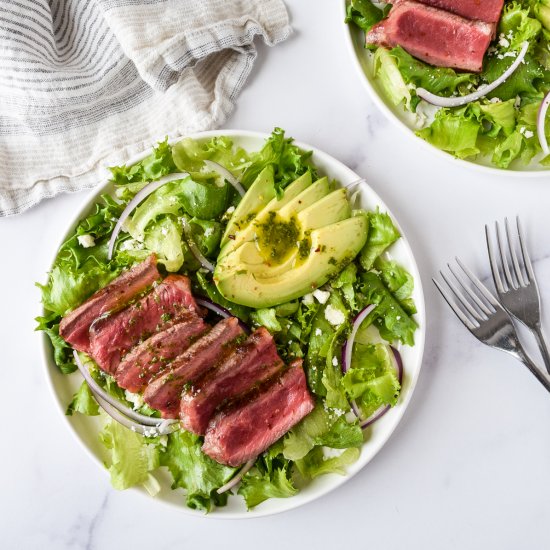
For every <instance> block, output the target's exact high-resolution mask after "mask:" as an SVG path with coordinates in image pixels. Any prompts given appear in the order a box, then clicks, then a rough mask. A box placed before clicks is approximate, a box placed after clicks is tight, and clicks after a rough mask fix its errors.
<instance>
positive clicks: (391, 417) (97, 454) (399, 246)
mask: <svg viewBox="0 0 550 550" xmlns="http://www.w3.org/2000/svg"><path fill="white" fill-rule="evenodd" d="M216 135H226V136H231V137H232V138H233V140H234V141H235V143H236V144H238V145H240V146H242V147H244V148H245V149H246V150H249V151H256V150H258V149H260V148H261V146H262V145H263V143H264V141H265V139H266V138H267V137H268V136H267V135H264V134H259V133H253V132H244V131H238V130H217V131H211V132H203V133H201V134H196V135H192V136H191V137H194V138H210V137H213V136H216ZM297 145H299V146H300V147H301V148H303V149H304V150H307V151H309V150H312V151H313V161H314V163H315V165H316V166H317V167H318V168H319V169H320V170H321V171H322V172H324V173H325V174H326V175H328V176H329V177H330V178H331V179H332V178H334V179H337V180H338V181H340V182H341V183H342V184H346V183H349V182H352V181H354V180H357V179H358V178H359V176H358V175H357V174H355V173H354V172H353V171H352V170H350V169H349V168H348V167H347V166H345V165H344V164H342V163H341V162H339V161H337V160H335V159H334V158H332V157H330V156H329V155H327V154H326V153H323V152H321V151H319V150H317V149H315V148H314V147H311V146H310V145H307V144H303V143H297ZM149 153H150V150H148V151H146V152H144V153H142V154H140V155H139V156H136V157H135V158H132V159H130V160H129V161H128V162H127V163H126V164H127V165H131V164H133V163H135V162H138V161H140V160H141V159H142V158H144V157H145V156H146V155H148V154H149ZM111 190H112V185H111V184H110V183H105V184H104V185H102V186H101V187H99V188H98V190H97V192H95V193H94V194H92V195H91V196H89V197H88V198H87V199H86V201H85V202H84V204H83V206H82V208H81V209H80V210H79V211H78V212H77V214H76V215H75V217H74V219H73V221H72V223H71V224H70V225H69V227H68V228H67V233H66V234H65V235H63V238H62V239H61V240H60V242H59V244H58V245H57V246H56V247H55V249H54V255H53V258H52V263H53V260H54V259H55V254H56V253H57V250H58V249H59V246H60V245H61V244H62V242H64V241H65V240H66V238H67V237H68V236H69V234H70V233H72V232H73V231H74V228H75V227H76V225H77V223H78V221H79V220H80V219H81V218H82V217H84V216H85V215H86V214H87V213H88V212H89V210H90V208H91V206H92V205H93V204H94V203H95V202H96V201H97V200H98V199H99V196H100V195H101V194H103V193H105V192H109V191H111ZM377 206H378V207H380V209H381V210H382V211H387V212H389V214H390V216H391V217H392V219H393V220H394V222H395V223H396V225H397V227H399V224H398V222H397V220H396V219H395V217H394V216H393V214H392V213H391V212H390V211H389V209H388V208H387V207H386V205H385V204H384V202H383V201H382V200H381V199H380V197H379V196H378V195H377V194H376V193H375V192H374V191H373V190H372V189H371V188H370V187H369V186H368V185H366V184H365V185H364V186H363V189H362V193H361V207H362V208H365V209H373V208H376V207H377ZM399 230H400V231H401V234H403V232H402V230H401V228H400V227H399ZM391 255H392V257H393V258H394V259H395V260H397V261H398V262H399V263H400V264H402V265H403V266H404V267H405V268H406V269H408V270H409V272H410V273H411V274H412V276H413V277H414V281H415V289H414V294H413V298H414V300H415V302H416V305H417V308H418V313H417V314H416V316H415V318H416V321H417V322H418V325H419V329H418V330H417V332H416V335H415V337H416V345H415V346H414V347H403V348H402V349H401V350H400V351H401V355H402V358H403V364H404V370H405V372H404V380H403V389H402V392H401V397H400V399H399V403H398V404H397V405H396V406H395V407H394V408H393V409H392V410H390V411H389V412H388V413H387V414H386V415H385V416H383V417H382V418H381V419H380V420H379V421H377V422H376V423H375V424H373V426H372V427H371V428H369V438H368V440H367V442H366V443H365V444H364V445H363V448H362V451H361V457H360V458H359V460H358V461H357V462H356V463H355V464H353V465H352V466H350V468H349V470H348V475H347V476H339V475H325V476H321V477H319V478H317V479H315V480H314V481H313V482H312V483H311V484H310V485H308V486H307V487H306V488H305V489H303V490H302V491H300V492H299V493H298V494H297V495H296V496H294V497H292V498H287V499H270V500H267V501H265V502H263V503H262V504H260V505H259V506H257V507H256V508H254V509H253V510H252V511H250V512H247V511H246V508H245V506H244V502H243V500H242V498H241V497H239V496H233V497H230V498H229V503H228V505H227V506H226V507H223V508H217V509H215V510H214V511H213V512H211V513H210V514H208V516H207V517H215V518H251V517H258V516H265V515H270V514H275V513H278V512H283V511H286V510H290V509H292V508H296V507H297V506H301V505H302V504H305V503H307V502H310V501H312V500H314V499H316V498H319V497H321V496H322V495H324V494H326V493H328V492H329V491H332V490H333V489H335V488H336V487H338V486H339V485H342V484H343V483H345V482H346V481H348V480H349V479H351V478H352V477H353V475H354V474H356V473H357V472H358V471H359V470H360V469H361V468H363V467H364V466H365V465H366V464H367V463H368V462H369V461H370V460H371V459H372V458H373V457H374V456H375V455H376V453H377V452H378V451H379V450H380V449H381V448H382V447H383V445H384V444H385V443H386V441H387V440H388V438H389V437H390V435H391V434H392V432H393V430H394V429H395V428H396V426H397V424H398V423H399V421H400V420H401V418H402V416H403V414H404V412H405V409H406V408H407V405H408V404H409V402H410V400H411V397H412V394H413V390H414V387H415V384H416V381H417V379H418V375H419V372H420V367H421V364H422V354H423V350H424V336H425V326H426V319H425V305H424V295H423V293H422V285H421V282H420V274H419V273H418V268H417V266H416V262H415V260H414V256H413V253H412V250H411V248H410V246H409V244H408V242H407V240H406V237H405V236H403V238H401V239H400V240H399V241H398V242H397V243H395V244H394V245H393V247H392V249H391ZM43 342H44V345H43V351H44V361H45V365H46V369H47V375H48V376H47V378H48V379H49V381H50V382H51V388H52V390H53V393H54V396H55V399H56V401H57V404H58V406H59V410H60V412H61V413H62V415H63V418H64V419H65V420H66V422H67V424H68V425H69V427H70V429H71V431H72V432H73V433H74V435H75V436H76V437H77V439H78V440H79V441H80V442H81V443H82V444H83V446H84V447H85V449H86V450H87V451H88V453H89V454H90V455H91V456H92V458H93V459H94V460H95V462H96V463H97V465H98V466H99V467H101V468H102V469H103V468H104V467H103V460H104V458H105V456H106V455H105V450H104V448H103V446H102V445H101V444H100V442H99V438H98V432H99V429H100V427H99V421H98V420H97V418H95V417H87V416H84V415H81V414H75V415H74V416H65V410H66V408H67V405H68V404H69V402H70V401H71V398H72V395H73V393H74V392H75V391H76V389H77V388H78V387H79V385H80V384H81V382H82V377H81V376H80V375H79V374H78V372H77V373H74V374H71V375H64V374H62V373H61V372H60V371H59V369H58V368H57V366H56V365H55V363H54V360H53V352H52V348H51V345H50V343H49V340H48V338H47V336H46V335H44V340H43ZM403 460H405V457H403ZM106 475H107V472H106ZM155 475H156V476H157V478H159V481H160V482H161V485H162V490H161V492H160V493H159V494H158V495H157V496H156V497H155V499H156V500H157V501H162V502H166V503H169V504H172V505H174V506H177V507H179V508H181V510H182V511H184V512H186V513H189V514H195V515H197V514H199V515H203V512H200V511H195V510H191V509H189V508H187V507H186V505H185V497H184V494H183V491H182V490H181V489H179V490H176V491H172V490H171V489H170V483H171V480H170V476H169V474H168V473H167V472H166V473H165V475H163V476H162V479H160V478H161V476H159V475H157V474H155ZM133 491H136V492H141V493H143V494H145V495H146V494H147V493H145V491H144V490H142V489H133Z"/></svg>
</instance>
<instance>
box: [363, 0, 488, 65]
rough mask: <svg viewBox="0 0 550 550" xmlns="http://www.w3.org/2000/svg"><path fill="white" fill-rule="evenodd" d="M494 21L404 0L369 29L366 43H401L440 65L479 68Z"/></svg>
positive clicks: (417, 54)
mask: <svg viewBox="0 0 550 550" xmlns="http://www.w3.org/2000/svg"><path fill="white" fill-rule="evenodd" d="M494 29H495V25H494V24H490V23H484V22H481V21H470V20H468V19H464V18H463V17H460V16H459V15H455V14H453V13H449V12H446V11H443V10H440V9H437V8H432V7H431V6H425V5H424V4H419V3H418V2H412V1H410V0H404V1H402V2H400V3H399V4H398V5H397V6H395V7H394V8H392V9H391V11H390V14H389V16H388V17H387V18H386V19H384V20H382V21H380V23H377V24H376V25H374V26H373V27H372V29H371V30H370V31H369V32H368V33H367V38H366V40H367V44H376V45H379V46H386V47H389V48H392V47H394V46H401V47H402V48H403V49H404V50H406V51H407V52H409V53H410V54H411V55H413V56H414V57H417V58H418V59H421V60H422V61H426V62H427V63H431V64H432V65H437V66H439V67H454V68H456V69H464V70H466V71H475V72H479V71H481V69H482V66H483V56H484V55H485V52H486V51H487V48H488V47H489V44H490V42H491V38H492V36H493V32H494Z"/></svg>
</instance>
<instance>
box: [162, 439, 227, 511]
mask: <svg viewBox="0 0 550 550" xmlns="http://www.w3.org/2000/svg"><path fill="white" fill-rule="evenodd" d="M201 445H202V440H201V438H200V437H198V436H196V435H194V434H192V433H190V432H184V431H177V432H174V433H173V434H170V435H169V436H168V444H167V446H166V450H165V451H164V452H162V453H161V455H160V464H161V465H162V466H167V467H168V469H169V470H170V473H171V474H172V477H173V478H174V483H173V484H172V489H175V488H177V487H182V488H183V489H185V490H186V499H187V506H189V507H190V508H193V509H196V510H205V511H207V512H208V511H210V510H211V509H212V507H213V506H215V505H216V506H222V505H224V504H225V503H226V501H227V494H226V493H223V494H221V495H219V494H218V493H217V492H216V489H218V488H219V487H221V486H222V485H223V484H225V483H226V482H227V481H229V479H231V477H233V475H234V473H235V471H236V470H235V468H230V467H229V466H223V465H222V464H218V463H217V462H215V461H214V460H212V459H211V458H210V457H208V456H207V455H205V454H204V453H203V452H202V450H201Z"/></svg>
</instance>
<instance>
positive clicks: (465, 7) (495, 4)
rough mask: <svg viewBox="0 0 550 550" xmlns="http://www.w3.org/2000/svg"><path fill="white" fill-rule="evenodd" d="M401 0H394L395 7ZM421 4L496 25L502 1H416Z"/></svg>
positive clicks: (502, 4)
mask: <svg viewBox="0 0 550 550" xmlns="http://www.w3.org/2000/svg"><path fill="white" fill-rule="evenodd" d="M402 1H403V0H397V1H396V0H394V1H393V2H392V4H393V5H394V6H395V5H396V4H398V3H401V2H402ZM417 1H418V2H421V3H422V4H427V5H428V6H433V7H434V8H440V9H442V10H446V11H450V12H452V13H456V14H457V15H461V16H462V17H466V18H468V19H478V20H479V21H485V22H486V23H497V22H498V20H499V19H500V14H501V13H502V7H503V6H504V0H417Z"/></svg>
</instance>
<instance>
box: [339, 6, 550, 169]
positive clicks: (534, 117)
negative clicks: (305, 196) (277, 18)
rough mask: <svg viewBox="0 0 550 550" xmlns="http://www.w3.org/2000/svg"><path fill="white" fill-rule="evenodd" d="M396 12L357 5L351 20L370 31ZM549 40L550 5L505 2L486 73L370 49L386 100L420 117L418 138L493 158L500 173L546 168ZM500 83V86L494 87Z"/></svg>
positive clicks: (459, 153)
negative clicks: (534, 166) (533, 165)
mask: <svg viewBox="0 0 550 550" xmlns="http://www.w3.org/2000/svg"><path fill="white" fill-rule="evenodd" d="M390 8H391V4H390V3H387V4H386V3H383V2H382V3H380V2H371V1H370V0H351V1H350V2H349V3H348V4H347V17H346V22H347V23H349V24H350V25H352V26H354V27H356V28H358V29H361V30H362V31H365V32H366V33H367V32H368V31H369V30H370V29H371V28H372V27H373V25H375V24H377V23H378V22H379V21H381V20H382V19H383V18H384V17H385V16H386V15H387V14H388V12H389V10H390ZM549 39H550V1H549V0H505V2H504V8H503V11H502V14H501V17H500V20H499V22H498V26H497V32H496V36H495V38H494V40H493V42H492V43H491V45H490V47H489V49H488V50H487V53H486V54H485V58H484V62H483V69H482V71H481V72H480V73H473V72H464V71H462V72H461V71H456V70H454V69H452V68H444V67H435V66H432V65H429V64H427V63H425V62H423V61H421V60H419V59H417V58H415V57H413V56H412V55H410V54H409V53H407V52H406V51H405V50H404V49H403V48H402V47H400V46H397V47H394V48H389V49H388V48H384V47H376V46H368V49H369V50H370V51H369V55H371V56H372V57H373V59H372V61H373V65H372V67H373V69H372V70H373V75H374V76H375V77H376V79H377V82H378V84H379V85H380V87H381V88H382V90H383V93H384V95H385V98H386V100H387V101H388V102H389V103H390V104H391V105H393V106H394V107H396V108H399V109H404V110H405V111H408V112H410V113H412V114H413V116H414V117H415V124H416V127H417V128H418V130H417V131H416V134H417V135H418V136H420V137H421V138H423V139H425V140H426V141H427V142H429V143H431V144H432V145H434V146H435V147H437V148H439V149H441V150H443V151H446V152H448V153H451V154H453V155H454V156H456V157H458V158H461V159H475V158H477V157H485V158H487V159H489V160H490V162H491V163H492V164H493V165H495V166H497V167H498V168H503V169H507V168H510V167H512V168H513V167H520V166H522V165H527V164H529V163H531V162H534V163H537V164H538V165H539V166H543V167H546V166H549V165H550V155H549V153H550V150H549V148H548V144H547V139H548V135H549V134H548V128H547V125H545V119H546V112H547V109H548V103H549V100H550V97H549V96H548V92H549V91H550V49H549V45H550V42H549ZM520 58H521V61H519V59H520ZM516 60H518V62H517V63H516V64H515V65H514V66H513V67H512V65H513V64H514V62H515V61H516ZM509 69H510V70H511V74H509V75H507V74H506V71H507V70H509ZM492 83H494V84H498V86H496V87H495V88H494V89H491V88H492V86H491V84H492ZM484 88H485V90H484ZM446 98H464V100H465V103H464V104H462V105H456V103H461V102H460V101H451V102H449V101H445V99H446Z"/></svg>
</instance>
